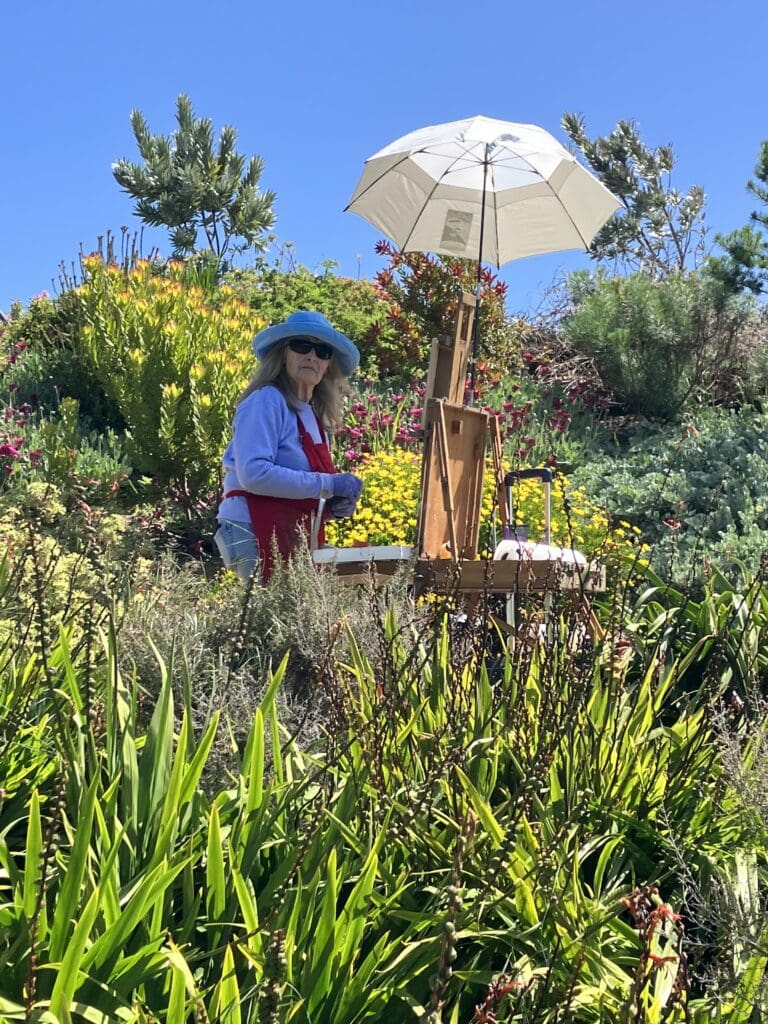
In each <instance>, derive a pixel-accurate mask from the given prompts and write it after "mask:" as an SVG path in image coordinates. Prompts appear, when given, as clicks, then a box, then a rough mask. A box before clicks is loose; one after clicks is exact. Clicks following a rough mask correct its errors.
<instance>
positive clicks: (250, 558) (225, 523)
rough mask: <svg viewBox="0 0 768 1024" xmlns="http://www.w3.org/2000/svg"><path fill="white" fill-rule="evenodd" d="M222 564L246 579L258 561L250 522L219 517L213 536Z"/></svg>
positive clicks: (257, 548) (257, 549) (257, 550)
mask: <svg viewBox="0 0 768 1024" xmlns="http://www.w3.org/2000/svg"><path fill="white" fill-rule="evenodd" d="M213 539H214V541H215V542H216V547H217V548H218V549H219V554H220V555H221V558H222V561H223V562H224V565H226V567H227V568H228V569H231V570H232V571H233V572H236V573H237V574H238V576H239V577H240V578H241V579H243V580H245V581H247V580H248V579H250V577H251V576H252V574H253V571H254V569H255V568H256V566H257V565H258V563H259V545H258V542H257V540H256V538H255V537H254V535H253V529H252V528H251V524H250V523H240V522H237V521H236V520H234V519H220V520H219V528H218V530H217V531H216V534H215V536H214V538H213Z"/></svg>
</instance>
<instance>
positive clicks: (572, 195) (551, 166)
mask: <svg viewBox="0 0 768 1024" xmlns="http://www.w3.org/2000/svg"><path fill="white" fill-rule="evenodd" d="M620 205H621V204H620V203H619V201H618V199H616V197H615V196H614V195H613V194H612V193H611V192H609V191H608V189H607V188H606V187H605V186H604V185H603V184H602V183H601V182H599V181H598V180H597V178H595V177H594V175H592V174H590V172H589V171H588V170H586V168H584V167H582V166H581V164H580V163H578V161H577V160H576V158H575V157H573V156H572V155H571V154H570V153H569V152H568V151H567V150H566V149H565V148H564V147H563V146H561V145H560V143H559V142H558V141H557V139H555V138H554V137H553V136H552V135H550V134H549V132H547V131H545V130H544V129H543V128H538V127H536V125H530V124H515V123H513V122H511V121H495V120H492V119H491V118H488V117H471V118H468V119H467V120H464V121H451V122H450V123H448V124H441V125H435V126H433V127H431V128H423V129H421V130H419V131H416V132H411V133H410V134H409V135H404V136H403V137H402V138H401V139H398V140H397V141H396V142H393V143H392V144H391V145H390V146H387V147H386V148H384V149H381V150H379V152H378V153H375V154H374V155H373V156H372V157H370V158H369V159H368V160H367V161H366V164H365V169H364V171H363V175H362V177H361V179H360V181H359V182H358V185H357V188H356V189H355V192H354V195H353V196H352V199H351V200H350V202H349V205H348V206H347V207H346V209H347V210H351V211H352V212H353V213H357V214H360V216H361V217H364V218H365V219H366V220H367V221H369V222H370V223H371V224H373V225H375V227H377V228H379V230H380V231H382V232H383V233H384V234H385V235H386V236H387V237H388V238H391V239H392V240H393V241H394V242H395V243H396V244H397V245H398V246H399V247H400V248H401V249H402V250H403V251H405V252H412V251H418V252H436V253H443V254H445V255H448V256H457V257H461V258H464V259H473V260H478V259H479V260H480V261H486V262H488V263H493V264H495V265H496V266H497V267H500V266H501V265H502V264H503V263H507V262H509V261H510V260H514V259H519V258H520V257H522V256H533V255H536V254H538V253H545V252H559V251H561V250H563V249H586V248H588V247H589V244H590V242H591V241H592V239H593V238H594V236H595V234H596V233H597V231H598V230H599V228H600V227H601V226H602V225H603V224H604V223H605V221H606V220H608V218H609V217H610V216H611V214H613V213H614V212H615V211H616V210H617V209H618V208H619V207H620Z"/></svg>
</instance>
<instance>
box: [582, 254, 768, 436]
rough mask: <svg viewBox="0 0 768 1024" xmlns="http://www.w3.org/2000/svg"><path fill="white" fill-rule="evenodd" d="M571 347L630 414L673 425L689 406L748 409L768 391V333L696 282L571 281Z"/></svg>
mask: <svg viewBox="0 0 768 1024" xmlns="http://www.w3.org/2000/svg"><path fill="white" fill-rule="evenodd" d="M569 287H570V290H571V297H572V301H573V310H572V311H571V312H570V313H569V314H568V315H567V316H565V317H564V319H563V321H562V329H563V332H564V334H565V337H566V339H567V341H568V342H569V344H570V345H571V346H572V347H573V348H574V349H575V350H576V351H577V352H578V353H581V354H582V355H586V356H587V357H588V358H589V359H591V360H592V361H593V362H594V366H595V370H596V372H597V374H598V376H599V378H600V379H601V381H602V383H603V385H604V386H606V387H607V388H608V389H609V390H610V391H611V392H613V394H614V395H615V397H616V398H617V399H618V401H620V402H621V403H622V404H623V405H624V406H625V407H626V408H627V409H628V410H629V411H631V412H635V413H640V414H642V415H644V416H648V417H650V418H660V419H673V418H674V417H675V416H677V415H678V414H679V412H680V410H681V408H683V407H684V406H685V405H686V403H689V402H690V401H691V400H693V399H705V400H709V401H720V402H728V403H737V404H738V403H741V402H743V401H746V400H749V399H751V398H754V397H756V396H758V395H760V394H762V393H763V392H764V390H765V386H766V380H767V379H768V378H766V373H765V369H766V367H765V341H766V332H765V327H764V325H763V324H762V321H761V320H760V317H759V316H758V314H757V313H756V312H754V310H753V307H752V306H751V305H750V304H749V303H748V302H747V301H746V300H742V299H731V300H729V301H727V302H725V301H723V297H722V295H721V294H720V293H719V291H718V289H717V287H716V286H715V285H714V284H713V283H712V282H711V281H707V280H704V279H702V278H699V277H697V276H696V275H695V274H671V275H670V276H668V277H666V278H664V279H663V280H661V281H654V280H651V279H650V278H648V277H646V276H645V275H644V274H633V275H632V276H630V277H625V278H618V277H616V278H608V277H606V276H605V274H597V275H590V274H589V273H588V272H586V271H585V272H579V273H577V274H574V275H572V277H571V278H570V279H569Z"/></svg>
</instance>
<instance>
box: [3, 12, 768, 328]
mask: <svg viewBox="0 0 768 1024" xmlns="http://www.w3.org/2000/svg"><path fill="white" fill-rule="evenodd" d="M767 11H768V6H766V4H765V0H748V2H745V0H731V3H730V4H728V5H725V4H723V3H722V0H696V2H693V0H666V2H659V0H647V2H646V3H644V4H639V3H623V4H622V3H621V2H614V3H610V2H599V0H580V2H578V3H576V2H573V0H567V2H566V0H550V2H548V3H531V2H530V0H529V2H526V3H515V2H510V0H507V2H496V3H490V4H472V3H467V2H458V0H442V2H438V0H407V2H403V0H389V2H382V0H356V2H351V0H326V2H325V3H317V2H311V3H310V2H308V0H282V2H279V0H216V2H214V0H210V2H203V0H186V2H184V3H181V2H179V0H154V2H152V3H147V2H145V0H134V2H133V3H130V4H111V3H105V2H104V0H101V2H99V3H97V2H95V0H72V2H71V3H70V4H61V3H59V2H55V3H54V2H52V0H26V2H19V0H10V2H8V3H7V4H5V5H4V11H3V17H2V23H3V41H2V50H1V55H0V112H1V117H0V124H2V134H3V140H2V146H1V147H0V310H4V311H7V310H8V308H9V306H10V303H11V301H12V300H13V299H19V300H20V301H22V302H24V303H26V302H27V301H28V300H29V299H30V297H31V296H33V295H34V294H36V293H38V292H40V291H42V290H47V291H52V287H51V279H52V278H55V277H56V276H57V268H58V265H59V262H60V261H61V260H64V261H66V262H69V261H71V260H72V259H73V258H75V257H76V255H77V252H78V249H79V246H80V244H81V243H82V245H83V247H84V248H85V249H86V251H87V250H89V249H92V248H95V244H96V238H97V236H98V235H99V234H103V233H104V231H105V229H107V228H112V230H113V231H115V232H119V229H120V226H121V225H123V224H125V225H129V226H131V228H132V229H133V228H136V227H138V221H137V220H136V219H135V218H134V217H133V215H132V212H131V203H130V201H129V200H128V198H127V197H126V196H124V195H123V194H122V193H121V192H120V190H119V188H118V186H117V184H116V183H115V181H114V179H113V178H112V174H111V171H110V165H111V163H112V162H113V161H114V160H115V159H116V158H118V157H121V156H125V157H129V158H131V159H135V158H136V156H137V152H136V145H135V142H134V139H133V135H132V132H131V129H130V124H129V114H130V111H131V109H132V108H134V107H138V108H139V109H140V110H142V111H143V113H144V114H145V116H146V117H147V119H148V122H149V127H150V129H151V130H152V131H154V132H164V133H165V132H170V131H172V130H173V128H174V117H173V114H174V109H175V101H176V97H177V96H178V94H179V93H181V92H186V93H188V94H189V96H190V97H191V99H192V103H193V106H194V108H195V112H196V113H197V114H198V115H202V116H207V117H211V118H212V119H213V121H214V125H215V127H216V129H217V130H218V129H219V128H220V127H221V126H222V125H223V124H232V125H234V126H235V128H236V129H237V131H238V134H239V146H238V148H239V149H240V151H241V152H243V153H244V154H245V155H247V156H250V155H252V154H259V155H260V156H262V157H263V159H264V161H265V172H264V176H263V179H262V183H263V184H264V186H265V187H268V188H272V189H274V190H275V191H276V192H277V197H278V198H277V205H276V213H277V222H276V233H277V235H278V238H279V239H280V240H281V241H283V242H285V241H290V242H293V243H294V245H295V253H296V257H297V259H298V260H299V261H300V262H302V263H305V264H306V265H308V266H310V267H316V266H318V265H319V264H320V262H321V261H322V260H324V259H326V258H332V259H335V260H337V261H338V262H339V270H340V272H341V273H345V274H348V275H350V276H355V275H357V273H358V271H359V272H360V273H361V274H362V275H364V276H370V275H371V274H372V273H374V272H375V271H376V270H377V269H378V267H379V266H380V265H381V263H380V260H379V258H378V257H376V256H375V254H374V252H373V246H374V243H375V242H376V240H377V237H378V235H377V232H376V230H375V229H374V228H373V227H371V226H369V225H368V224H367V223H366V222H365V221H363V220H361V219H360V218H359V217H356V216H355V215H353V214H348V213H347V214H345V213H343V212H342V211H343V208H344V206H345V204H346V202H347V200H348V199H349V197H350V195H351V193H352V190H353V188H354V185H355V183H356V181H357V178H358V177H359V175H360V173H361V170H362V166H363V162H364V160H365V158H366V157H367V156H369V155H371V154H372V153H373V152H375V151H376V150H378V149H380V148H381V147H382V146H384V145H386V144H388V143H389V142H391V141H393V140H394V139H396V138H397V137H399V136H400V135H403V134H405V133H406V132H409V131H412V130H414V129H416V128H419V127H422V126H425V125H429V124H437V123H440V122H443V121H452V120H457V119H459V118H462V117H468V116H471V115H474V114H485V115H487V116H489V117H496V118H503V119H507V120H511V121H522V122H528V123H533V124H539V125H541V126H542V127H544V128H547V129H548V130H549V131H551V132H553V133H554V134H555V135H556V136H557V137H558V138H560V140H561V141H563V142H564V141H565V139H564V136H563V134H562V132H561V131H560V127H559V125H560V118H561V115H562V113H563V112H564V111H566V110H568V111H577V112H581V113H583V114H584V115H585V116H586V119H587V126H588V129H589V130H590V132H591V134H597V133H599V134H604V133H607V132H609V131H610V130H611V129H612V128H613V127H614V125H615V124H616V122H617V121H618V120H620V119H630V120H635V121H637V122H638V124H639V126H640V130H641V134H642V136H643V138H644V139H645V141H646V142H647V143H649V144H650V145H659V144H661V143H668V142H671V143H672V144H673V146H674V148H675V151H676V153H677V156H678V164H677V168H676V171H675V179H674V180H675V183H676V184H677V185H678V186H679V187H681V188H687V187H688V186H690V185H691V184H694V183H696V184H700V185H702V186H703V187H704V189H705V191H706V193H707V196H708V203H707V209H708V221H709V224H710V227H711V229H712V232H713V233H714V232H715V231H729V230H731V229H733V228H736V227H739V226H741V225H742V224H743V223H745V221H746V220H747V218H748V215H749V211H750V209H752V208H753V205H754V204H753V202H752V200H751V198H750V197H749V196H748V194H747V193H746V191H745V183H746V180H747V178H748V177H749V176H750V175H751V174H752V171H753V167H754V164H755V160H756V157H757V153H758V149H759V144H760V142H761V140H763V139H765V138H768V104H767V103H766V82H765V71H764V68H765V64H766V38H767V35H766V27H768V13H766V12H767ZM151 240H155V241H157V242H159V243H160V247H161V251H163V252H166V253H167V251H168V247H167V244H166V235H165V233H164V232H157V233H155V234H154V235H152V236H151ZM147 247H148V246H147ZM587 262H588V261H587V258H586V257H585V256H582V255H579V254H570V255H557V256H553V257H534V258H529V259H526V260H519V261H516V262H514V263H511V264H508V265H507V266H506V267H505V268H504V269H503V276H504V278H505V279H506V280H507V281H508V282H509V286H510V290H509V306H510V310H511V311H513V312H515V311H523V310H526V309H530V308H532V307H535V306H536V305H537V303H538V301H539V299H540V297H541V294H542V292H543V290H544V289H545V287H546V286H547V284H548V283H549V282H550V281H551V279H552V277H553V275H554V274H555V273H556V272H557V271H558V269H559V268H563V269H572V268H574V267H576V266H580V265H585V264H586V263H587Z"/></svg>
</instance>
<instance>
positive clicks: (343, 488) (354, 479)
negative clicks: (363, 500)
mask: <svg viewBox="0 0 768 1024" xmlns="http://www.w3.org/2000/svg"><path fill="white" fill-rule="evenodd" d="M331 486H332V488H333V497H332V498H331V500H330V501H329V502H328V514H329V515H331V516H333V518H334V519H345V518H346V517H347V516H353V515H354V514H355V509H356V508H357V501H358V498H359V497H360V492H361V491H362V489H363V481H362V480H361V479H360V477H359V476H355V475H354V473H336V475H335V476H334V477H333V479H332V481H331Z"/></svg>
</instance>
